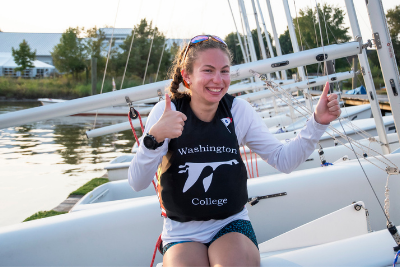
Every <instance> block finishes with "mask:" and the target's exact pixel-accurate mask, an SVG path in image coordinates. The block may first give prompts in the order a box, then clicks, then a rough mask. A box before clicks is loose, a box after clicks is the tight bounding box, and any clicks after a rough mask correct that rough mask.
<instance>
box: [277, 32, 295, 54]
mask: <svg viewBox="0 0 400 267" xmlns="http://www.w3.org/2000/svg"><path fill="white" fill-rule="evenodd" d="M279 44H280V45H281V50H282V55H286V54H291V53H293V47H292V41H291V40H290V34H289V29H287V28H286V31H285V32H284V33H283V34H281V35H279Z"/></svg>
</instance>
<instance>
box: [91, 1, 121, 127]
mask: <svg viewBox="0 0 400 267" xmlns="http://www.w3.org/2000/svg"><path fill="white" fill-rule="evenodd" d="M119 3H120V0H118V5H117V12H116V13H115V19H114V26H113V30H112V33H111V39H110V46H109V48H108V53H107V61H106V66H105V69H104V75H103V81H102V83H101V90H100V94H102V93H103V86H104V81H105V79H106V73H107V66H108V60H109V58H110V53H111V47H112V41H113V37H114V30H115V23H116V22H117V15H118V9H119ZM98 112H99V110H98V109H97V110H96V116H95V117H94V123H93V129H94V128H95V127H96V121H97V114H98Z"/></svg>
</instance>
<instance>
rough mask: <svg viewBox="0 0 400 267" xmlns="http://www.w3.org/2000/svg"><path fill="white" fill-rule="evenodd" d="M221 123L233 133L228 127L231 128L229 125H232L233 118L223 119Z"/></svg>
mask: <svg viewBox="0 0 400 267" xmlns="http://www.w3.org/2000/svg"><path fill="white" fill-rule="evenodd" d="M221 121H222V123H223V124H224V125H225V127H226V129H227V130H228V132H229V133H231V131H230V130H229V128H228V126H229V124H231V122H232V118H229V117H227V118H223V119H221Z"/></svg>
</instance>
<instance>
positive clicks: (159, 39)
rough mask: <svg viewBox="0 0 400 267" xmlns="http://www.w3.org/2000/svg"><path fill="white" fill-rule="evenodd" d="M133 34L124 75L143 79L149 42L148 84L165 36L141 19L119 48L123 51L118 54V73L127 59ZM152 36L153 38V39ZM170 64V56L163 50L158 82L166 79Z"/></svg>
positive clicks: (159, 55) (157, 61)
mask: <svg viewBox="0 0 400 267" xmlns="http://www.w3.org/2000/svg"><path fill="white" fill-rule="evenodd" d="M133 34H134V36H133V37H134V39H133V44H132V51H131V54H130V57H129V62H128V66H127V70H126V73H127V74H130V75H133V76H137V77H139V78H141V79H143V77H144V72H145V69H146V63H147V59H148V55H149V51H150V45H151V42H152V41H151V40H152V39H153V44H152V47H151V54H150V59H149V64H148V69H147V74H146V77H149V80H150V82H151V81H153V76H155V74H156V72H157V68H158V64H159V62H160V57H161V52H162V50H163V46H164V43H165V36H164V34H163V33H161V32H160V31H159V30H158V28H157V27H154V28H153V27H152V22H150V23H148V22H147V20H146V19H142V20H141V21H140V23H139V24H138V25H136V26H134V30H133V32H132V34H130V35H129V36H128V37H127V38H126V39H125V41H124V43H123V44H122V45H120V48H121V49H122V50H123V52H122V53H120V54H118V65H117V69H118V73H119V74H121V73H123V71H124V69H125V65H126V59H127V57H128V53H129V48H130V45H131V41H132V35H133ZM153 36H154V38H153ZM170 64H171V54H170V51H169V50H167V49H166V50H164V54H163V57H162V60H161V65H160V71H159V74H158V78H157V79H158V80H160V79H164V78H165V77H166V74H167V71H168V68H169V66H170Z"/></svg>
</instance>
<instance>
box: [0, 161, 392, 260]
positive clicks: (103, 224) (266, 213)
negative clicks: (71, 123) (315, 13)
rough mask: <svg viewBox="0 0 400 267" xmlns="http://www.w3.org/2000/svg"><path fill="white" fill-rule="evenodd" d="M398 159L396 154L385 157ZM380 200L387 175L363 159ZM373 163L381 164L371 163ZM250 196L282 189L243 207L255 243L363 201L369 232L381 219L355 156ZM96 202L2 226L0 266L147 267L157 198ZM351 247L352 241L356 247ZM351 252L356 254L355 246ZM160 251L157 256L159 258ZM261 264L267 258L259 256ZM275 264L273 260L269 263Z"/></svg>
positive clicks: (256, 187)
mask: <svg viewBox="0 0 400 267" xmlns="http://www.w3.org/2000/svg"><path fill="white" fill-rule="evenodd" d="M388 158H390V160H391V161H392V162H394V163H395V164H397V165H400V154H393V155H388ZM361 161H362V164H363V167H364V169H365V171H366V172H367V173H368V177H369V179H370V181H371V183H372V185H373V186H374V188H375V190H376V191H377V194H378V197H379V199H380V201H381V202H383V199H384V187H385V184H386V173H385V172H384V171H382V170H380V169H378V168H376V167H375V166H373V165H372V164H368V163H366V162H365V161H364V160H361ZM375 162H376V164H379V165H381V166H382V164H380V163H379V162H378V161H376V160H375ZM390 187H391V188H393V192H392V194H391V206H390V211H391V219H392V220H393V221H394V222H399V221H400V194H398V192H397V193H396V191H395V190H398V188H400V180H399V179H398V177H393V178H392V179H391V181H390ZM248 191H249V197H257V196H265V195H270V194H276V193H282V192H286V193H287V195H285V196H281V197H274V198H269V199H264V200H260V202H259V203H258V204H257V205H255V206H249V205H247V208H248V210H249V216H250V218H251V221H252V224H253V227H254V229H255V232H256V235H257V239H258V241H259V242H260V243H261V242H264V241H266V240H268V239H271V238H273V237H276V236H278V235H280V234H282V233H285V232H287V231H289V230H291V229H293V228H296V227H298V226H300V225H303V224H305V223H307V222H309V221H311V220H315V219H317V218H319V217H321V216H323V215H326V214H328V213H331V212H333V211H335V210H338V209H340V208H342V207H344V206H347V205H349V204H351V203H352V202H353V201H355V200H363V201H364V203H365V204H366V206H367V207H368V210H369V214H370V222H371V226H372V229H373V230H380V229H383V228H384V227H385V225H386V222H385V218H384V216H383V215H382V211H381V210H380V207H379V204H378V203H377V201H376V199H375V196H374V195H373V193H372V191H371V189H370V187H369V184H368V182H367V180H366V178H365V176H364V173H363V171H362V169H361V168H360V166H359V165H358V162H347V163H342V164H339V165H336V166H332V167H331V168H317V169H312V170H306V171H299V172H295V173H292V174H289V175H286V174H280V175H276V176H274V177H271V176H269V177H265V178H258V179H250V180H248ZM115 202H119V203H114V204H110V203H98V204H95V205H98V206H101V205H104V206H103V207H102V208H97V209H91V210H87V211H82V212H74V213H70V214H65V215H59V216H55V217H50V218H45V219H41V220H36V221H31V222H25V223H21V224H18V225H13V226H8V227H4V228H0V259H1V264H2V265H18V266H32V265H41V266H43V265H51V266H78V265H79V266H93V265H102V266H105V265H109V266H111V265H112V266H122V265H125V266H126V265H139V266H141V265H148V264H149V263H150V261H151V257H152V254H153V250H154V246H155V242H156V240H157V238H158V236H159V234H160V232H161V230H162V218H161V216H160V210H159V203H158V200H157V197H156V196H150V197H141V198H135V199H130V200H120V201H115ZM353 248H354V247H353ZM352 253H357V251H353V252H352ZM161 261H162V258H161V255H160V254H158V253H157V257H156V262H161ZM263 264H264V262H263ZM271 266H273V265H271Z"/></svg>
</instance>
